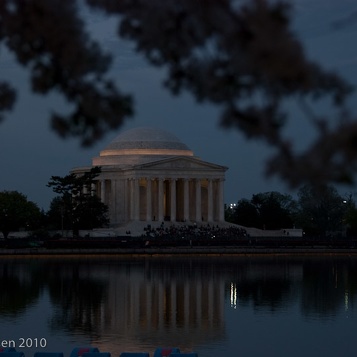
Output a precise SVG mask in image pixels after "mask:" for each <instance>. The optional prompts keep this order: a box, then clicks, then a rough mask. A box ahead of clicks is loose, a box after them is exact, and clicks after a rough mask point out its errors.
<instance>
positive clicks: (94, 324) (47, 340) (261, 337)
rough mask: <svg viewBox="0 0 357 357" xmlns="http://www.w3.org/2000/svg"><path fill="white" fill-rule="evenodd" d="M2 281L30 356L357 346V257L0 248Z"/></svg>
mask: <svg viewBox="0 0 357 357" xmlns="http://www.w3.org/2000/svg"><path fill="white" fill-rule="evenodd" d="M0 287H1V293H0V340H1V342H2V343H3V344H6V343H14V344H15V345H16V348H17V349H18V350H20V351H23V352H24V353H25V356H26V357H28V356H32V355H33V352H34V351H41V350H42V351H62V352H64V353H65V357H67V356H68V355H69V353H70V351H71V350H72V348H74V347H76V346H83V345H93V346H96V347H98V348H99V349H100V350H101V351H108V352H111V353H112V356H113V357H115V356H117V357H118V356H119V354H120V352H123V351H124V350H125V351H148V352H150V353H151V355H152V352H153V351H154V349H155V348H156V347H157V346H164V347H165V346H177V347H180V348H181V350H182V351H186V350H187V351H191V350H194V351H196V352H198V354H199V356H200V357H203V356H207V357H213V356H242V357H243V356H250V357H253V356H265V357H266V356H284V357H285V356H289V357H293V356H314V357H316V356H317V355H319V356H324V357H329V356H331V357H332V356H333V357H336V356H355V355H356V351H357V338H356V328H357V318H356V312H355V310H356V308H355V306H356V294H357V258H356V257H230V258H229V257H210V258H207V257H189V258H188V257H187V258H178V257H166V258H162V257H161V258H159V257H148V258H140V259H139V258H138V259H133V258H130V259H129V258H112V257H110V258H109V257H102V258H100V257H97V258H89V257H81V258H65V257H63V258H61V259H59V258H47V259H46V258H33V259H25V258H21V259H15V258H2V259H1V260H0ZM22 346H23V347H22ZM36 346H37V347H36Z"/></svg>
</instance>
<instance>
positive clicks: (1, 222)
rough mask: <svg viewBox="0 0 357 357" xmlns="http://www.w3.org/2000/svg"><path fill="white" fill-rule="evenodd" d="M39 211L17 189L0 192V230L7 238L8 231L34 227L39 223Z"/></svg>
mask: <svg viewBox="0 0 357 357" xmlns="http://www.w3.org/2000/svg"><path fill="white" fill-rule="evenodd" d="M41 218H42V215H41V211H40V209H39V208H38V207H37V205H36V204H35V203H33V202H31V201H28V200H27V197H26V196H25V195H23V194H22V193H20V192H17V191H2V192H0V231H1V232H2V234H3V235H4V238H5V239H7V238H8V236H9V233H10V232H13V231H18V230H19V229H20V228H24V229H26V230H32V229H36V228H38V227H39V226H40V224H41Z"/></svg>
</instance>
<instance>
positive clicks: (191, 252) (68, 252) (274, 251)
mask: <svg viewBox="0 0 357 357" xmlns="http://www.w3.org/2000/svg"><path fill="white" fill-rule="evenodd" d="M267 255H275V256H281V255H284V256H289V255H291V256H298V255H300V256H301V255H304V256H307V255H309V256H313V255H320V256H321V255H325V256H337V255H344V256H357V249H355V248H350V249H347V248H329V247H326V248H322V247H316V248H311V247H309V248H303V247H302V248H296V247H294V248H254V247H249V248H247V247H245V248H242V247H176V248H172V247H169V248H98V249H95V248H93V249H90V248H67V249H66V248H58V249H47V248H19V249H15V248H7V249H0V258H4V257H7V256H9V257H14V256H19V257H24V256H27V257H28V256H36V257H46V256H47V257H49V256H50V257H56V256H58V257H64V256H70V257H81V256H97V257H100V256H126V257H160V256H177V257H179V256H212V257H213V256H215V257H217V256H267Z"/></svg>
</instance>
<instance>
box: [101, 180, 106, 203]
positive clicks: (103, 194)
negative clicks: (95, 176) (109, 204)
mask: <svg viewBox="0 0 357 357" xmlns="http://www.w3.org/2000/svg"><path fill="white" fill-rule="evenodd" d="M100 200H101V201H102V203H105V180H100Z"/></svg>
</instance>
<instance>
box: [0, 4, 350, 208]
mask: <svg viewBox="0 0 357 357" xmlns="http://www.w3.org/2000/svg"><path fill="white" fill-rule="evenodd" d="M85 16H86V19H87V24H88V28H89V29H90V31H91V32H92V33H93V34H94V36H95V38H96V39H97V40H98V41H99V42H100V43H101V44H102V45H103V47H104V48H105V49H106V50H108V51H111V52H112V55H113V65H112V69H111V72H110V75H111V76H112V77H113V78H114V79H116V80H117V83H118V87H119V88H120V89H121V90H122V91H123V92H126V93H130V94H132V95H133V96H134V99H135V116H134V117H133V118H132V119H130V120H128V121H127V123H126V124H125V125H124V126H123V127H122V128H121V129H119V130H118V131H116V132H112V133H110V134H108V135H106V136H105V137H104V138H103V139H102V140H101V141H100V142H98V143H97V144H96V145H95V146H93V147H91V148H89V149H83V148H81V147H80V144H79V140H77V139H67V140H62V139H60V138H59V137H58V136H57V135H56V134H55V133H54V132H53V131H51V129H50V122H49V116H50V113H51V111H52V110H56V109H57V110H63V108H65V106H66V103H65V102H64V101H63V100H62V99H61V98H60V97H59V96H57V95H55V94H53V95H50V96H47V97H40V96H37V95H33V94H31V91H30V90H29V87H30V85H29V82H28V76H29V75H28V73H27V72H26V70H24V69H22V68H21V67H19V66H18V65H17V63H16V61H14V60H13V58H12V56H11V54H9V53H7V52H6V49H5V48H4V47H1V52H0V63H1V68H2V78H5V79H8V80H10V81H11V83H13V85H15V86H16V88H17V89H18V90H19V92H18V100H17V102H16V106H15V109H14V110H13V111H12V112H11V113H10V114H7V115H6V118H5V120H4V121H3V122H2V123H1V124H0V152H1V154H0V165H1V175H0V190H1V191H2V190H17V191H19V192H21V193H23V194H25V195H26V196H27V197H28V199H29V200H31V201H34V202H35V203H37V204H38V205H39V207H40V208H43V209H45V210H47V209H48V207H49V204H50V201H51V199H52V198H53V197H54V193H53V192H52V190H51V189H50V188H47V187H46V184H47V182H48V181H49V179H50V177H51V176H52V175H60V176H64V175H66V174H68V173H69V170H70V169H71V168H73V167H77V166H84V165H90V164H91V159H92V157H94V156H98V154H99V151H100V150H102V149H103V148H104V147H105V146H106V145H107V144H108V143H109V142H110V141H111V140H112V139H113V138H114V137H116V136H117V135H118V134H119V133H121V132H122V131H124V130H127V129H130V128H134V127H140V126H147V127H154V128H161V129H164V130H167V131H170V132H171V133H173V134H175V135H176V136H177V137H178V138H179V139H180V140H181V141H183V142H184V143H185V144H187V145H188V146H189V148H190V149H191V150H192V151H193V152H194V154H195V155H196V156H198V157H200V158H201V159H203V160H205V161H209V162H213V163H216V164H220V165H225V166H227V167H228V168H229V169H228V171H227V173H226V182H225V203H230V202H237V201H238V200H239V199H241V198H251V196H252V194H254V193H259V192H266V191H279V192H282V193H293V192H290V191H289V190H288V188H287V186H286V185H285V184H284V183H282V182H281V181H280V180H279V179H277V178H266V177H265V175H264V161H265V158H266V157H267V155H268V154H269V150H270V149H269V147H267V146H265V145H264V144H262V143H259V142H256V141H252V142H250V141H247V140H246V139H244V138H243V137H242V135H241V134H240V133H239V132H237V131H233V130H232V129H230V130H227V129H223V128H221V127H220V126H219V124H218V123H219V108H216V107H214V106H211V105H208V104H197V103H196V102H195V99H194V98H193V97H192V96H191V95H190V94H188V93H186V94H184V95H181V96H180V97H173V96H172V95H171V94H170V93H169V92H168V91H167V90H166V89H164V88H163V86H162V79H163V77H164V70H160V69H157V68H153V67H152V66H150V64H148V63H147V62H146V60H145V59H144V58H142V57H141V56H140V55H138V54H136V53H135V51H134V50H133V44H132V43H130V42H126V41H123V40H121V39H118V37H117V36H116V34H115V27H116V24H117V22H116V20H115V19H109V20H108V18H107V17H102V16H100V15H98V14H95V13H94V14H89V13H88V14H87V13H86V14H85ZM293 20H294V21H293V26H294V29H295V30H296V33H297V34H298V36H299V37H300V38H301V39H302V41H303V44H304V45H305V48H306V51H307V54H308V55H309V57H310V58H311V59H313V60H316V61H318V62H319V63H321V64H322V65H323V66H324V68H326V69H333V70H336V71H337V72H338V73H340V74H341V76H342V77H344V78H346V79H348V81H349V82H350V83H351V84H352V85H356V79H357V71H356V69H357V67H356V64H357V46H356V40H357V4H356V2H355V1H352V0H341V1H335V0H295V1H294V12H293ZM341 20H345V21H344V22H345V26H344V27H343V28H342V29H340V30H336V29H334V28H333V26H332V25H333V23H335V22H336V21H341ZM351 103H352V105H353V101H351ZM355 113H357V109H356V110H355ZM300 115H301V114H300V113H299V112H298V110H297V109H296V107H295V106H294V103H292V104H291V119H294V118H295V119H297V120H295V122H294V123H291V124H289V126H288V127H287V129H286V130H287V132H288V133H291V135H292V137H294V140H295V141H296V143H297V145H301V146H303V145H304V143H305V142H307V141H308V140H309V139H311V137H312V135H313V133H311V132H310V131H309V127H308V125H307V120H306V119H301V120H300ZM351 191H354V188H352V187H346V189H345V192H351ZM342 193H343V192H342Z"/></svg>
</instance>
